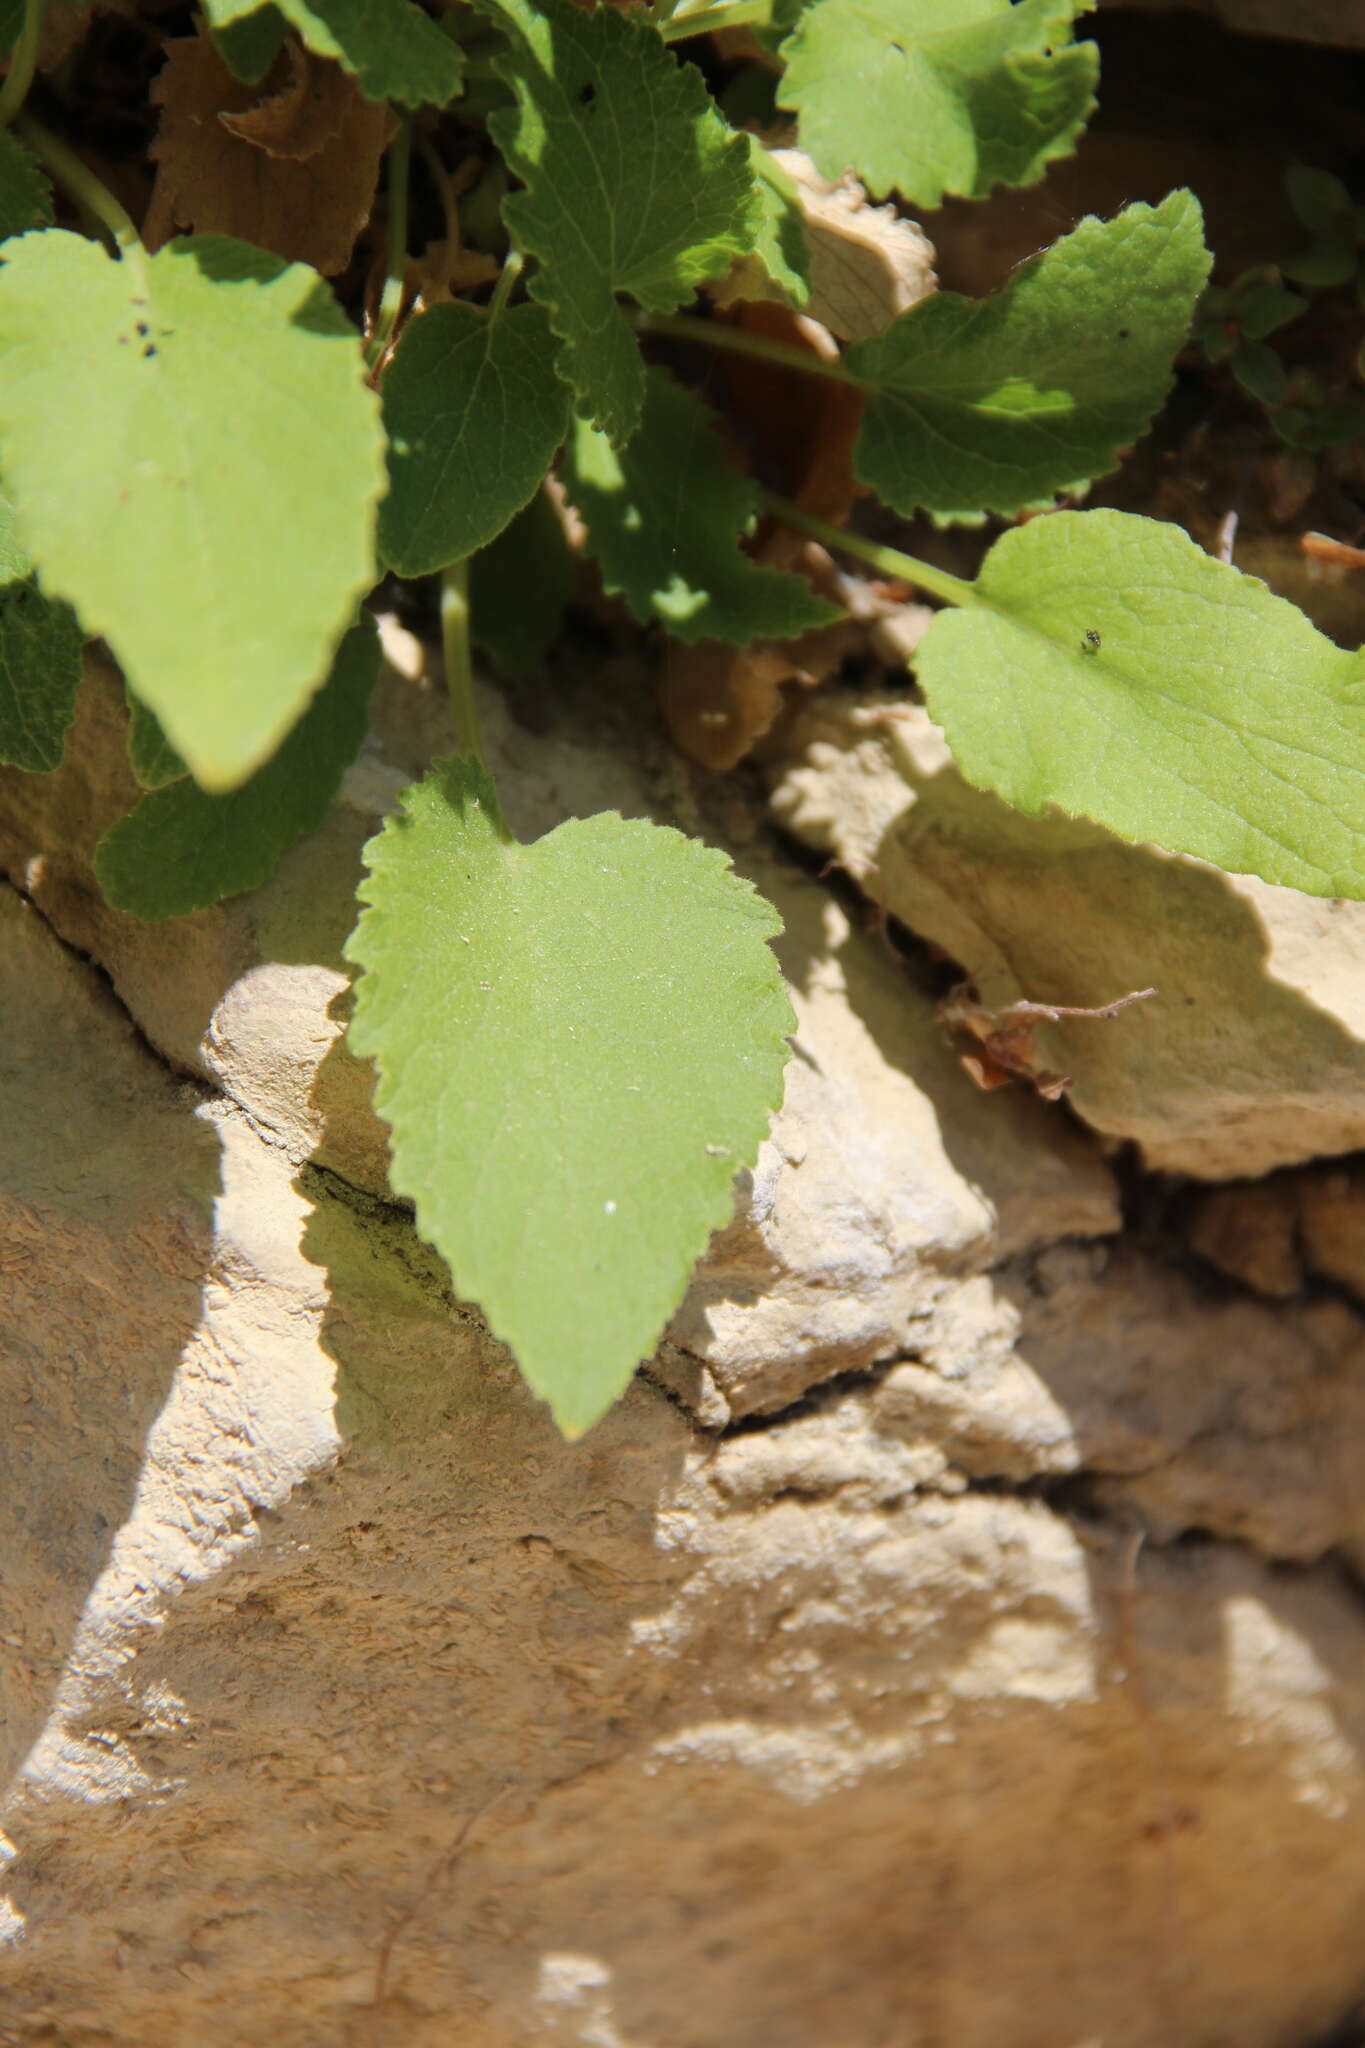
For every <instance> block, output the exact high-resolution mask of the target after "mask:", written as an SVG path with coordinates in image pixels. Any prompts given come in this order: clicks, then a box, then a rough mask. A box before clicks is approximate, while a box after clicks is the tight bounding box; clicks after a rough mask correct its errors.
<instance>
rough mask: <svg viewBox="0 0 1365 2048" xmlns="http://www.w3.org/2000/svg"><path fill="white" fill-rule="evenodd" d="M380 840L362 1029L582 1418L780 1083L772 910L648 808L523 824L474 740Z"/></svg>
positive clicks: (396, 1108) (472, 1253)
mask: <svg viewBox="0 0 1365 2048" xmlns="http://www.w3.org/2000/svg"><path fill="white" fill-rule="evenodd" d="M366 859H367V861H368V864H369V868H370V873H369V877H368V879H367V880H366V881H365V882H364V883H363V884H362V885H361V892H360V893H361V896H362V899H363V900H364V901H365V902H366V904H367V905H368V906H369V907H368V908H367V909H366V910H365V911H364V912H363V914H362V916H361V919H360V922H359V924H358V925H357V927H356V930H355V932H354V934H353V935H352V937H351V939H350V941H349V943H348V946H347V953H348V956H349V958H351V959H352V960H354V961H355V962H356V963H357V965H359V966H360V967H362V968H363V969H364V970H365V972H364V973H363V974H362V976H361V979H360V983H359V986H358V989H357V992H356V1009H355V1017H354V1020H353V1022H352V1024H351V1027H350V1037H351V1043H352V1045H353V1047H354V1048H355V1050H356V1051H357V1052H360V1053H368V1054H371V1055H373V1057H374V1059H375V1062H376V1064H377V1066H378V1068H379V1088H378V1092H377V1095H376V1102H377V1104H378V1107H379V1109H380V1111H381V1113H382V1114H383V1115H384V1116H385V1117H386V1118H387V1119H388V1121H389V1123H390V1124H391V1125H392V1127H393V1167H392V1181H393V1186H394V1188H395V1189H396V1190H397V1192H398V1193H399V1194H402V1195H408V1196H411V1197H412V1198H413V1200H414V1201H415V1202H416V1205H417V1226H418V1229H419V1230H420V1231H421V1232H422V1234H423V1236H424V1237H426V1238H428V1239H429V1240H430V1241H431V1243H432V1244H434V1245H435V1246H436V1247H437V1249H438V1250H439V1251H440V1252H441V1253H442V1255H443V1256H444V1257H445V1259H446V1260H447V1262H448V1263H449V1266H450V1269H451V1272H452V1274H453V1276H454V1280H455V1285H456V1287H457V1288H458V1289H459V1291H460V1293H461V1294H462V1295H463V1296H464V1297H465V1298H466V1299H469V1300H473V1301H477V1302H478V1303H480V1304H481V1306H482V1307H483V1310H484V1312H485V1314H486V1315H487V1317H488V1320H489V1323H490V1324H491V1325H492V1328H493V1330H494V1331H495V1332H496V1334H497V1335H498V1336H499V1337H501V1338H502V1339H503V1341H504V1342H505V1343H506V1344H508V1345H509V1346H510V1347H511V1349H512V1351H513V1352H514V1354H515V1356H516V1359H517V1362H518V1364H519V1365H520V1367H521V1369H522V1371H523V1373H524V1374H525V1376H526V1378H527V1380H528V1381H529V1382H530V1384H531V1386H532V1387H533V1388H534V1390H535V1391H536V1393H538V1394H539V1395H540V1396H541V1397H542V1399H544V1400H546V1401H548V1402H549V1403H550V1406H551V1408H552V1409H553V1411H554V1415H555V1418H556V1420H557V1421H558V1423H559V1425H560V1427H561V1428H562V1429H563V1430H564V1431H565V1432H566V1434H569V1435H576V1434H577V1433H578V1432H579V1431H581V1430H584V1429H586V1428H587V1427H588V1426H589V1424H591V1423H593V1422H595V1421H596V1420H597V1418H598V1417H599V1416H600V1415H601V1414H603V1412H604V1411H605V1410H606V1408H607V1407H608V1406H609V1405H610V1403H611V1402H612V1401H613V1400H614V1399H615V1398H616V1396H617V1395H618V1394H619V1393H620V1392H621V1390H622V1389H623V1387H624V1386H625V1385H626V1383H627V1382H628V1380H629V1379H630V1377H631V1375H632V1373H633V1372H634V1370H635V1368H636V1366H637V1365H638V1364H639V1363H640V1361H641V1360H642V1359H643V1358H645V1357H647V1356H648V1354H649V1353H650V1352H651V1351H652V1350H653V1348H654V1346H655V1344H656V1343H657V1341H658V1339H659V1336H660V1334H661V1332H662V1330H663V1327H664V1324H665V1323H666V1321H667V1319H668V1317H669V1315H670V1314H671V1313H672V1311H673V1309H674V1308H675V1307H676V1305H677V1303H678V1301H679V1299H680V1297H681V1295H682V1292H683V1289H684V1288H685V1286H686V1284H687V1279H688V1275H689V1273H690V1271H691V1268H692V1265H693V1262H694V1261H695V1260H696V1259H697V1258H698V1257H699V1256H700V1254H701V1253H702V1252H703V1251H704V1250H705V1248H706V1241H707V1238H708V1235H709V1234H710V1232H711V1231H712V1230H714V1229H715V1228H716V1227H717V1226H718V1225H720V1224H723V1223H724V1222H725V1221H726V1220H727V1219H728V1217H729V1216H730V1214H731V1209H732V1199H733V1198H732V1193H731V1182H732V1180H733V1178H734V1175H735V1173H736V1171H737V1170H738V1169H739V1168H740V1167H742V1166H745V1165H748V1164H750V1163H751V1162H752V1161H753V1158H754V1156H755V1154H756V1152H757V1149H758V1145H759V1142H760V1140H761V1139H762V1137H763V1134H764V1132H765V1130H766V1128H767V1123H768V1117H769V1114H770V1112H771V1111H772V1110H773V1109H775V1108H776V1106H777V1103H778V1100H779V1098H780V1095H781V1089H782V1067H783V1064H784V1062H785V1059H786V1047H785V1045H784V1043H783V1038H784V1034H785V1033H786V1032H788V1031H790V1029H791V1028H792V1014H791V1006H790V1004H789V1002H788V1000H787V996H786V991H785V990H784V988H783V985H782V981H781V977H780V975H779V973H778V970H777V963H776V961H775V959H774V957H773V954H772V952H771V950H770V948H769V946H768V944H767V941H768V940H769V939H770V938H771V937H772V936H773V935H774V934H775V932H776V931H777V930H778V929H779V921H778V918H777V915H776V913H775V912H774V911H773V909H772V907H771V905H769V904H767V903H765V902H764V900H763V899H762V897H760V896H758V895H756V894H755V892H754V891H753V889H752V888H751V887H750V886H749V885H748V883H746V882H744V881H741V880H740V879H739V877H738V876H736V875H735V874H734V873H733V871H732V870H731V869H730V867H729V865H728V863H727V862H726V860H725V858H724V856H723V855H721V854H720V853H718V852H716V851H715V850H714V849H713V848H711V847H707V846H703V845H701V844H700V842H698V841H697V840H694V839H686V838H684V837H683V836H682V834H681V833H678V832H674V831H671V830H669V829H667V828H664V827H661V826H657V825H651V824H647V823H645V822H643V821H641V820H627V819H623V818H620V817H617V816H616V815H615V814H614V813H608V814H604V815H602V816H599V817H594V818H579V819H571V820H570V821H569V822H568V823H567V824H564V825H561V826H559V827H558V828H557V829H556V830H555V831H553V832H551V833H549V834H548V835H547V836H546V837H545V838H544V839H541V840H538V841H537V842H536V843H535V844H534V845H532V846H520V845H518V844H517V842H516V841H515V840H514V839H513V838H512V837H511V836H510V834H509V833H508V831H507V828H506V827H505V825H504V824H503V821H502V818H501V815H500V813H499V810H498V805H497V798H496V795H495V794H494V790H493V786H492V783H491V782H490V780H489V778H488V776H487V774H486V773H485V771H484V770H483V769H482V767H480V766H478V765H476V764H474V763H472V762H469V761H444V762H440V763H438V764H437V766H436V767H435V768H434V769H433V771H432V772H431V774H430V775H428V776H427V778H426V780H425V781H424V782H422V783H420V784H419V785H418V786H417V787H416V788H415V789H413V790H410V791H409V792H408V795H407V798H406V800H405V804H404V809H403V811H402V814H401V815H400V816H398V817H396V818H393V819H391V820H390V821H389V822H388V823H387V824H386V825H385V827H384V829H383V831H382V832H381V833H380V834H379V836H378V838H376V839H374V840H372V841H371V842H370V845H369V847H368V848H367V849H366Z"/></svg>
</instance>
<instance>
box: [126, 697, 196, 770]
mask: <svg viewBox="0 0 1365 2048" xmlns="http://www.w3.org/2000/svg"><path fill="white" fill-rule="evenodd" d="M128 765H129V767H130V768H131V769H132V771H133V773H134V775H135V776H136V777H137V779H138V782H139V784H140V785H141V787H142V788H143V789H164V788H165V787H166V784H167V783H168V782H179V780H180V778H181V776H182V775H188V774H189V772H190V771H189V769H188V768H187V767H186V766H185V764H184V762H183V761H182V760H181V758H180V756H179V754H177V753H176V751H175V748H174V747H173V746H172V745H171V743H170V741H169V740H168V739H167V737H166V735H165V733H164V732H163V731H162V730H161V724H160V721H159V720H158V718H157V715H156V713H155V712H154V711H149V710H148V709H147V706H146V705H145V704H143V703H141V702H139V700H138V699H137V698H136V697H134V696H133V695H132V694H131V692H130V693H129V696H128Z"/></svg>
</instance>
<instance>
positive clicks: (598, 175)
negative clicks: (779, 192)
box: [485, 0, 755, 443]
mask: <svg viewBox="0 0 1365 2048" xmlns="http://www.w3.org/2000/svg"><path fill="white" fill-rule="evenodd" d="M485 4H486V8H487V11H488V13H489V14H490V15H491V16H492V17H493V18H494V19H496V20H497V21H499V22H500V23H501V24H502V26H503V28H504V29H505V31H506V33H507V36H508V39H509V42H510V45H511V52H510V55H508V56H507V57H505V58H503V59H501V60H499V64H498V67H497V68H498V70H499V72H500V73H501V75H502V77H503V78H504V79H505V80H506V82H507V84H508V85H509V86H510V87H511V88H512V91H513V92H514V93H515V95H516V101H517V104H516V107H515V109H510V108H509V109H504V110H503V111H501V112H499V113H495V114H492V115H490V117H489V123H488V125H489V128H490V131H491V133H492V135H493V139H494V141H495V142H496V143H497V144H498V147H499V148H500V149H501V150H502V152H503V155H504V156H505V157H506V158H507V160H508V162H509V163H510V164H511V166H512V168H513V170H514V171H515V172H516V174H517V176H518V177H519V178H521V179H522V181H523V183H524V184H525V186H526V190H525V191H524V192H518V193H513V194H512V196H511V197H510V198H509V199H508V200H507V201H506V203H505V206H504V209H503V213H504V218H505V220H506V222H507V227H508V230H509V232H510V233H511V234H512V235H513V237H514V238H515V239H516V241H517V242H518V243H519V244H520V245H521V247H522V248H524V249H526V250H527V251H529V253H530V254H531V255H533V256H535V257H536V258H537V259H538V260H539V263H540V268H539V269H538V270H537V271H536V273H535V275H534V276H533V277H532V279H531V282H530V287H529V289H530V291H531V294H532V296H533V297H534V298H536V299H538V300H539V301H540V302H541V303H542V304H543V305H544V306H546V307H548V309H549V314H550V324H551V326H552V327H553V328H554V331H555V333H556V334H557V335H558V336H559V337H560V341H561V343H562V348H561V350H560V357H559V367H560V372H561V374H562V375H563V377H564V379H565V381H566V383H568V384H569V385H571V386H572V388H573V390H574V391H575V392H576V393H577V394H578V397H579V399H580V400H581V402H582V406H583V410H584V411H586V412H587V413H588V414H589V416H590V417H591V418H592V419H593V420H594V421H595V422H596V424H597V425H599V426H601V427H602V428H604V429H605V431H606V432H607V433H608V434H610V436H611V438H612V440H613V441H616V442H618V443H619V442H622V441H625V440H628V439H629V437H630V435H631V434H632V433H633V432H634V430H635V427H636V426H637V424H638V422H639V417H640V410H641V407H642V405H643V404H644V364H643V363H642V361H641V358H640V352H639V349H638V348H637V347H636V343H635V337H634V335H633V334H632V332H631V328H630V323H629V321H628V319H627V318H626V315H625V314H624V313H623V312H622V310H621V308H620V307H619V306H618V305H617V303H616V295H617V293H618V292H628V293H629V294H630V295H631V296H632V297H633V298H635V299H637V300H638V301H639V303H640V304H641V305H642V306H646V307H648V308H649V309H650V310H651V311H654V312H662V313H668V312H672V311H673V310H674V308H675V307H677V306H679V305H681V304H682V302H683V300H684V299H687V298H690V297H691V295H692V293H693V291H694V290H695V288H696V286H697V285H699V284H701V283H702V282H703V281H704V280H705V279H706V278H708V277H714V276H715V275H716V273H717V272H719V271H723V270H726V269H728V267H729V264H730V261H731V259H732V258H733V257H735V256H738V255H742V254H743V252H744V251H745V250H746V249H748V248H750V247H752V244H753V235H754V226H755V218H754V216H755V200H754V195H753V180H752V177H751V174H750V170H749V155H748V147H747V144H746V142H745V139H744V137H743V136H741V135H731V134H730V132H729V131H728V129H727V128H726V126H725V123H724V122H723V121H722V120H721V118H720V116H719V115H718V114H717V112H716V110H715V108H714V107H713V106H712V104H711V101H710V99H709V98H708V96H707V92H706V87H705V86H704V84H703V83H702V79H701V74H700V73H699V72H697V71H696V70H694V69H693V68H692V66H691V65H688V64H679V63H678V62H677V60H676V58H674V57H673V56H671V55H670V53H669V51H668V49H667V48H666V46H665V45H664V43H663V42H662V41H661V40H660V38H659V36H658V35H657V33H656V32H655V30H654V29H653V27H652V26H651V25H650V24H649V23H648V22H644V21H639V20H636V19H635V18H634V17H627V16H626V15H623V14H619V13H617V12H616V10H615V9H614V8H611V7H599V8H598V9H597V10H596V12H595V13H593V14H585V13H583V12H582V11H581V10H580V9H579V8H577V7H575V6H574V5H572V0H536V4H534V5H533V4H532V0H485Z"/></svg>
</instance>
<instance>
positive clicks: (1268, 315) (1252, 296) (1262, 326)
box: [1236, 284, 1308, 341]
mask: <svg viewBox="0 0 1365 2048" xmlns="http://www.w3.org/2000/svg"><path fill="white" fill-rule="evenodd" d="M1307 310H1308V301H1307V299H1303V298H1300V297H1299V294H1298V293H1297V292H1287V291H1286V290H1285V288H1284V286H1283V285H1278V284H1258V285H1252V286H1251V288H1250V289H1249V290H1248V291H1244V292H1239V293H1238V296H1237V312H1236V319H1237V325H1238V326H1239V327H1240V328H1241V330H1242V332H1243V334H1244V335H1245V336H1246V338H1247V340H1248V341H1264V340H1265V338H1266V336H1267V335H1268V334H1274V333H1275V331H1276V329H1277V328H1280V327H1284V326H1285V325H1286V324H1287V323H1288V322H1289V321H1290V320H1297V319H1298V317H1299V315H1300V313H1306V312H1307Z"/></svg>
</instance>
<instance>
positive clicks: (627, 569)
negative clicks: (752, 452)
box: [561, 369, 840, 646]
mask: <svg viewBox="0 0 1365 2048" xmlns="http://www.w3.org/2000/svg"><path fill="white" fill-rule="evenodd" d="M561 476H562V480H563V484H564V489H565V491H566V493H567V494H568V498H569V501H570V503H571V504H572V505H573V506H574V507H575V508H576V509H577V511H578V512H579V513H580V515H581V516H582V519H583V523H584V525H585V526H586V527H587V529H588V547H589V549H590V550H591V552H592V553H593V554H594V555H595V556H596V557H597V559H598V562H599V563H600V564H601V568H602V580H603V582H604V583H605V585H606V587H607V589H608V590H609V591H613V592H619V593H620V595H621V596H622V597H624V599H625V601H626V603H627V604H628V605H629V607H630V609H631V611H632V612H633V613H634V614H635V617H636V618H637V619H640V620H642V621H645V622H646V623H647V622H648V621H650V620H651V619H658V620H659V621H661V623H662V624H664V625H665V626H667V628H668V630H669V632H670V633H672V634H673V635H674V637H675V638H676V639H679V640H731V641H735V642H737V643H738V644H739V645H741V646H743V645H744V644H745V643H746V642H747V641H750V640H760V639H774V640H776V639H783V638H785V637H786V636H788V635H789V634H792V633H800V632H803V631H804V630H805V629H806V627H808V626H821V625H825V624H827V623H828V622H829V621H830V620H832V619H837V618H838V617H839V616H840V614H839V609H838V607H837V606H836V605H831V604H828V603H827V602H826V601H825V600H824V599H823V598H820V597H817V596H816V595H815V593H814V591H813V590H812V589H811V587H810V585H809V584H808V583H807V582H806V581H805V579H804V578H803V577H800V576H791V575H788V574H787V573H786V571H785V570H781V569H766V568H762V567H760V566H759V564H758V563H756V562H753V561H751V560H750V559H749V557H748V556H747V555H746V554H744V553H743V552H742V551H741V549H740V546H739V542H740V537H741V535H742V534H743V533H744V532H745V531H746V529H747V528H748V527H749V526H750V525H751V524H752V523H753V519H754V514H755V506H756V495H755V492H754V488H753V486H752V485H751V484H750V483H749V481H748V479H747V478H746V477H745V476H744V475H743V474H742V473H741V472H740V471H739V470H738V469H736V468H733V467H732V466H731V464H730V463H729V462H727V460H726V458H725V451H724V447H723V445H722V443H721V440H720V437H719V434H718V433H717V432H716V427H715V421H714V418H713V416H712V415H711V414H710V413H709V412H708V411H707V409H706V407H705V406H704V405H703V404H702V402H701V400H700V399H699V398H697V397H696V396H695V394H694V393H693V392H691V391H686V390H684V389H683V387H682V385H680V384H675V383H674V381H673V379H672V378H671V377H670V376H668V375H667V374H666V373H665V372H664V371H663V370H657V369H652V370H650V372H649V374H648V379H647V383H646V394H645V410H644V417H643V419H642V420H641V422H640V428H639V431H638V433H637V434H636V435H635V438H634V439H633V440H632V441H631V442H630V443H629V444H628V446H627V447H625V448H623V449H619V450H618V449H614V448H613V447H612V445H611V443H610V441H609V440H608V439H607V437H606V435H605V434H603V433H599V432H598V430H597V429H596V428H595V427H590V426H589V425H588V424H587V422H586V421H585V420H579V421H577V422H576V424H575V427H574V432H573V436H572V438H571V440H570V442H569V445H568V448H567V449H566V451H565V457H564V463H563V467H562V470H561Z"/></svg>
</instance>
